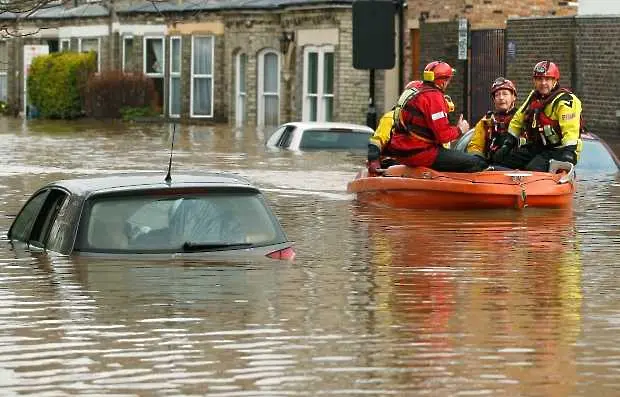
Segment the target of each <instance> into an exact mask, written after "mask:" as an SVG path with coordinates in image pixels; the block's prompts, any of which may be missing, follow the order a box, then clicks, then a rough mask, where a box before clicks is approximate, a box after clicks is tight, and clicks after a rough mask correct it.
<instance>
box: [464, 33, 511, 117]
mask: <svg viewBox="0 0 620 397" xmlns="http://www.w3.org/2000/svg"><path fill="white" fill-rule="evenodd" d="M470 62H471V63H470V65H469V66H470V69H469V70H470V76H471V78H470V80H469V81H470V84H469V95H470V98H471V113H470V115H471V117H470V120H469V121H470V123H471V124H472V126H473V124H474V123H476V122H478V120H480V119H481V118H482V116H484V114H485V113H486V112H487V110H491V109H492V108H493V103H492V102H491V97H490V95H489V88H490V86H491V83H493V80H495V79H496V78H497V77H498V76H504V73H505V70H506V63H505V58H504V30H503V29H490V30H472V31H471V61H470Z"/></svg>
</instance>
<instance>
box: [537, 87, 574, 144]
mask: <svg viewBox="0 0 620 397" xmlns="http://www.w3.org/2000/svg"><path fill="white" fill-rule="evenodd" d="M572 93H573V92H572V91H570V90H568V89H566V88H562V87H559V88H556V89H555V90H554V91H552V92H551V93H550V94H549V95H548V96H547V97H546V98H535V96H536V93H535V94H532V95H530V99H529V103H528V104H527V109H526V111H525V126H526V129H525V134H526V138H527V141H528V142H531V143H533V144H534V145H540V146H544V147H555V146H559V145H561V144H562V138H563V134H562V129H561V128H560V122H559V121H558V120H553V119H551V118H550V117H549V116H547V115H546V114H545V112H544V109H545V107H547V105H549V104H552V105H551V113H553V112H554V111H555V106H556V105H557V101H558V100H560V99H562V98H569V99H570V95H571V94H572ZM585 131H586V127H585V122H584V120H583V116H582V115H581V117H580V120H579V136H581V134H582V133H583V132H585Z"/></svg>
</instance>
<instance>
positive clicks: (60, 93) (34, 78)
mask: <svg viewBox="0 0 620 397" xmlns="http://www.w3.org/2000/svg"><path fill="white" fill-rule="evenodd" d="M96 70H97V54H96V53H95V52H89V53H77V52H56V53H53V54H49V55H41V56H38V57H36V58H35V59H34V60H33V61H32V65H31V66H30V72H29V74H28V98H29V100H30V103H31V104H32V105H34V106H35V107H36V108H37V110H38V111H39V114H40V115H41V117H44V118H53V119H58V118H60V119H71V118H76V117H79V116H82V115H83V103H84V93H85V87H86V83H87V81H88V77H89V76H90V75H91V74H92V73H94V72H95V71H96Z"/></svg>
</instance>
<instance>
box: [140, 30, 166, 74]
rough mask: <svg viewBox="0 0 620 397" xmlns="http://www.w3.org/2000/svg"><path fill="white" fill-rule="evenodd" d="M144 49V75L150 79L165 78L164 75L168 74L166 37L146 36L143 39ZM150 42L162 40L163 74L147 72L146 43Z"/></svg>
mask: <svg viewBox="0 0 620 397" xmlns="http://www.w3.org/2000/svg"><path fill="white" fill-rule="evenodd" d="M142 40H143V41H142V48H143V49H144V50H143V51H142V72H144V74H145V75H146V76H149V77H161V78H163V77H164V75H165V74H166V62H165V59H166V40H165V37H164V36H144V38H143V39H142ZM148 40H161V72H155V73H153V72H147V71H146V42H147V41H148Z"/></svg>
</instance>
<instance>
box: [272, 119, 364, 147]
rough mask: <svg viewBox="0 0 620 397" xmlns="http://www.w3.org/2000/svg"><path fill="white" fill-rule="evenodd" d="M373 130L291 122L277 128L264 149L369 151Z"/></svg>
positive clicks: (349, 125)
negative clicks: (369, 140) (367, 149)
mask: <svg viewBox="0 0 620 397" xmlns="http://www.w3.org/2000/svg"><path fill="white" fill-rule="evenodd" d="M373 133H374V131H373V129H372V128H370V127H368V126H365V125H360V124H350V123H336V122H315V121H309V122H291V123H286V124H282V125H281V126H279V127H278V128H277V129H276V130H275V131H274V132H273V133H272V134H271V136H270V137H269V139H268V140H267V143H266V146H267V147H271V148H281V149H288V150H302V151H303V150H347V149H348V150H361V149H364V150H365V149H366V148H368V139H369V138H370V137H371V136H372V134H373Z"/></svg>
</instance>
